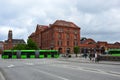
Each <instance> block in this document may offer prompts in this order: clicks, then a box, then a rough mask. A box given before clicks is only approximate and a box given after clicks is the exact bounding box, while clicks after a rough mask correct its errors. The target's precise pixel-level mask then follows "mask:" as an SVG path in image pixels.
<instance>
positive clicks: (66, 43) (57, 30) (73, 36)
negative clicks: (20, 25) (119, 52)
mask: <svg viewBox="0 0 120 80" xmlns="http://www.w3.org/2000/svg"><path fill="white" fill-rule="evenodd" d="M29 38H31V39H32V40H34V41H35V42H36V43H37V46H38V47H39V48H40V49H56V50H59V51H60V52H61V53H66V52H69V53H73V48H74V46H79V47H80V49H81V52H93V51H94V49H96V50H98V51H99V52H102V51H103V50H108V49H114V48H120V43H119V42H116V43H114V44H110V43H107V42H103V41H98V42H96V41H94V40H93V39H91V38H88V39H87V38H82V39H81V40H80V27H78V26H77V25H75V24H74V23H72V22H68V21H63V20H57V21H55V22H54V23H53V24H50V25H49V26H46V25H37V27H36V30H35V32H34V33H32V34H31V35H30V36H29Z"/></svg>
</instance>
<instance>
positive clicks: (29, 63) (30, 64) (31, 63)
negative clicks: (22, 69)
mask: <svg viewBox="0 0 120 80" xmlns="http://www.w3.org/2000/svg"><path fill="white" fill-rule="evenodd" d="M26 64H27V65H34V64H33V63H26Z"/></svg>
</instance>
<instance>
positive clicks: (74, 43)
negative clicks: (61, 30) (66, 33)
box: [57, 40, 78, 46]
mask: <svg viewBox="0 0 120 80" xmlns="http://www.w3.org/2000/svg"><path fill="white" fill-rule="evenodd" d="M70 43H71V42H70V41H67V42H66V45H67V46H70ZM57 45H58V46H63V44H62V40H59V41H58V42H57ZM73 45H74V46H78V42H77V41H74V42H73Z"/></svg>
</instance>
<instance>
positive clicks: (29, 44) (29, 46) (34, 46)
mask: <svg viewBox="0 0 120 80" xmlns="http://www.w3.org/2000/svg"><path fill="white" fill-rule="evenodd" d="M26 48H27V49H29V50H32V49H33V50H37V49H39V48H38V47H37V44H36V43H35V42H34V41H33V40H32V39H28V40H27V46H26Z"/></svg>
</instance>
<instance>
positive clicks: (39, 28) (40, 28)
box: [36, 24, 48, 30]
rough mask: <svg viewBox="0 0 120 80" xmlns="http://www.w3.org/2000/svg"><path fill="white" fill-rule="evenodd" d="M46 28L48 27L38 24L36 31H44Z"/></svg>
mask: <svg viewBox="0 0 120 80" xmlns="http://www.w3.org/2000/svg"><path fill="white" fill-rule="evenodd" d="M47 28H48V26H46V25H39V24H37V28H36V29H38V30H44V29H47Z"/></svg>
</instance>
